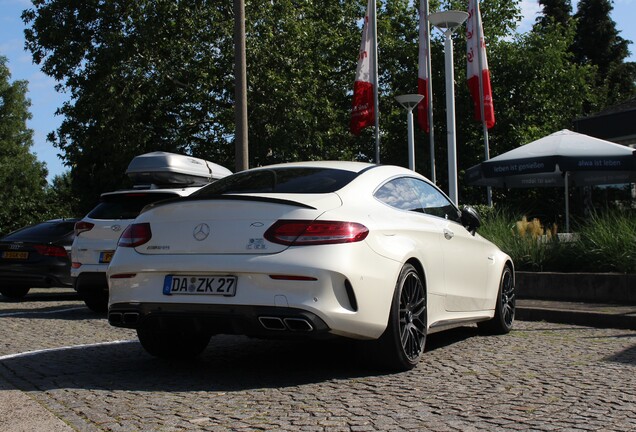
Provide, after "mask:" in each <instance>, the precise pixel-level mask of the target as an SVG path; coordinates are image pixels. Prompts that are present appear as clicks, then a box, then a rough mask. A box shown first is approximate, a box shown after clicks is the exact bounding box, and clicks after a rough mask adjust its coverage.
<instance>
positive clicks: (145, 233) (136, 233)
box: [117, 222, 152, 247]
mask: <svg viewBox="0 0 636 432" xmlns="http://www.w3.org/2000/svg"><path fill="white" fill-rule="evenodd" d="M151 238H152V231H150V224H149V223H147V222H145V223H136V224H131V225H128V228H126V229H125V230H124V232H123V233H122V234H121V237H119V242H117V246H122V247H137V246H141V245H142V244H144V243H147V242H149V241H150V239H151Z"/></svg>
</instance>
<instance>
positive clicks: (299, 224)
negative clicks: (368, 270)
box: [264, 220, 369, 246]
mask: <svg viewBox="0 0 636 432" xmlns="http://www.w3.org/2000/svg"><path fill="white" fill-rule="evenodd" d="M368 234H369V229H368V228H367V227H365V226H364V225H362V224H359V223H356V222H340V221H303V220H279V221H277V222H276V223H275V224H274V225H272V226H271V227H269V229H268V230H267V231H266V232H265V234H264V237H265V238H266V239H267V240H269V241H270V242H272V243H278V244H283V245H289V246H291V245H293V246H305V245H325V244H338V243H355V242H359V241H362V240H364V239H365V238H366V237H367V235H368Z"/></svg>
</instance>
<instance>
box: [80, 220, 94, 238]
mask: <svg viewBox="0 0 636 432" xmlns="http://www.w3.org/2000/svg"><path fill="white" fill-rule="evenodd" d="M94 226H95V224H93V223H90V222H84V221H79V222H75V235H76V236H78V235H80V234H81V233H83V232H86V231H90V230H92V229H93V227H94Z"/></svg>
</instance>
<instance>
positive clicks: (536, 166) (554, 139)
mask: <svg viewBox="0 0 636 432" xmlns="http://www.w3.org/2000/svg"><path fill="white" fill-rule="evenodd" d="M566 172H567V173H568V181H569V182H570V184H574V185H575V186H589V185H601V184H617V183H631V182H636V150H635V149H632V148H630V147H626V146H623V145H619V144H614V143H612V142H609V141H605V140H601V139H598V138H593V137H591V136H588V135H584V134H580V133H576V132H572V131H570V130H567V129H564V130H562V131H559V132H555V133H553V134H551V135H548V136H546V137H543V138H541V139H538V140H536V141H533V142H531V143H530V144H526V145H524V146H521V147H518V148H516V149H514V150H511V151H509V152H506V153H503V154H501V155H499V156H497V157H494V158H492V159H490V160H487V161H484V162H482V163H480V164H478V165H475V166H473V167H471V168H469V169H468V170H467V171H466V177H465V181H466V183H468V184H469V185H476V186H493V187H507V188H523V187H564V186H565V177H566V176H565V173H566Z"/></svg>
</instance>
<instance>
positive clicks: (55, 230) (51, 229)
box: [2, 219, 77, 243]
mask: <svg viewBox="0 0 636 432" xmlns="http://www.w3.org/2000/svg"><path fill="white" fill-rule="evenodd" d="M76 220H77V219H69V220H67V221H55V222H42V223H39V224H37V225H33V226H30V227H26V228H22V229H20V230H18V231H15V232H13V233H11V234H9V235H7V236H6V237H4V238H3V239H2V240H3V241H24V242H33V241H35V242H44V243H47V242H54V241H57V240H59V239H61V238H63V237H65V236H67V235H69V234H72V233H73V227H74V226H75V221H76Z"/></svg>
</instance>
